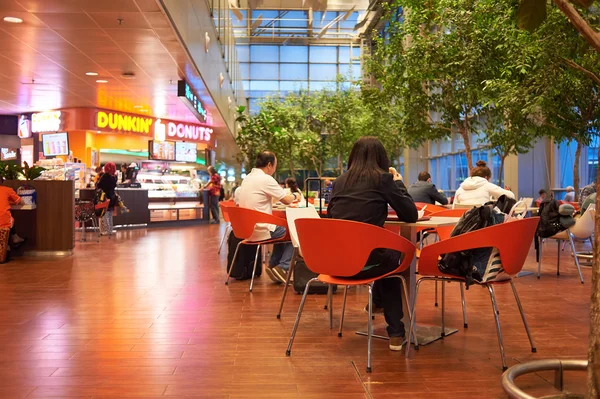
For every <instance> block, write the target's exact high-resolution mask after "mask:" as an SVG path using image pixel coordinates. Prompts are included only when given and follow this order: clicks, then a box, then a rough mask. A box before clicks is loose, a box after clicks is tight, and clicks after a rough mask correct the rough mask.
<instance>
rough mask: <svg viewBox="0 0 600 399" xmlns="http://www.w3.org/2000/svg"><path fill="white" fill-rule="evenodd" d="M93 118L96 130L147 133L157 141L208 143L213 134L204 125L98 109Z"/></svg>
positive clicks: (209, 128) (211, 130) (210, 129)
mask: <svg viewBox="0 0 600 399" xmlns="http://www.w3.org/2000/svg"><path fill="white" fill-rule="evenodd" d="M95 119H96V120H95V122H96V127H97V128H98V130H101V131H117V132H120V133H131V134H140V135H148V136H152V138H153V139H155V140H158V141H162V140H165V139H171V140H173V139H175V140H177V139H180V140H186V141H195V142H198V143H210V142H211V139H212V135H213V129H212V128H211V127H210V126H206V125H200V124H194V123H186V122H175V121H169V120H165V119H155V118H151V117H146V116H140V115H130V114H123V113H120V112H111V111H98V112H97V113H96V118H95Z"/></svg>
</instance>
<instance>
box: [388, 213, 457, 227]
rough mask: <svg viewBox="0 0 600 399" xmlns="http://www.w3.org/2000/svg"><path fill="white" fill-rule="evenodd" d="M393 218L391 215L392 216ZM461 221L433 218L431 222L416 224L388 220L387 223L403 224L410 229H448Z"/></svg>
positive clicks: (444, 217) (455, 218) (441, 217)
mask: <svg viewBox="0 0 600 399" xmlns="http://www.w3.org/2000/svg"><path fill="white" fill-rule="evenodd" d="M390 216H391V215H390ZM459 220H460V218H459V217H448V216H432V217H431V219H429V220H423V221H417V222H415V223H406V222H400V221H394V220H390V219H388V221H386V223H389V224H401V225H402V226H410V227H413V226H415V227H446V226H454V225H456V224H457V223H458V221H459Z"/></svg>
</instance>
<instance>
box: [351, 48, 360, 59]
mask: <svg viewBox="0 0 600 399" xmlns="http://www.w3.org/2000/svg"><path fill="white" fill-rule="evenodd" d="M352 57H353V58H360V47H358V46H355V47H352Z"/></svg>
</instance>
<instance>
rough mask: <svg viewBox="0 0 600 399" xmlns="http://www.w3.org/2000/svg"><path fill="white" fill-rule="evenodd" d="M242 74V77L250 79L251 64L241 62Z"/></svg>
mask: <svg viewBox="0 0 600 399" xmlns="http://www.w3.org/2000/svg"><path fill="white" fill-rule="evenodd" d="M240 74H241V75H242V79H250V64H248V63H246V62H240Z"/></svg>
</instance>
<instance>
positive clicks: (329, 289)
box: [327, 284, 333, 330]
mask: <svg viewBox="0 0 600 399" xmlns="http://www.w3.org/2000/svg"><path fill="white" fill-rule="evenodd" d="M327 300H328V302H329V329H330V330H331V329H333V285H332V284H329V286H328V287H327Z"/></svg>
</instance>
